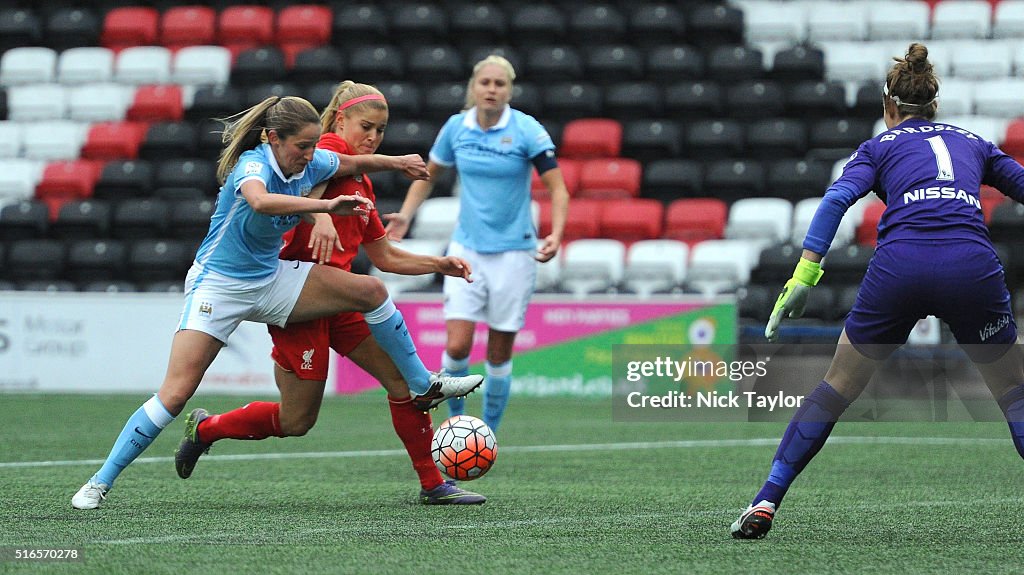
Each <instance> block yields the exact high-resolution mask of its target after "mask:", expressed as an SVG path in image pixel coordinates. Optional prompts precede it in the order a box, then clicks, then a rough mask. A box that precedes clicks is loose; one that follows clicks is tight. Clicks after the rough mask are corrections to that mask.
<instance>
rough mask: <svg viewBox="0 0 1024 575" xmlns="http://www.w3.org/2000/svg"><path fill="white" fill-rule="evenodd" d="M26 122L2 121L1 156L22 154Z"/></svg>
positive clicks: (0, 136) (0, 130)
mask: <svg viewBox="0 0 1024 575" xmlns="http://www.w3.org/2000/svg"><path fill="white" fill-rule="evenodd" d="M25 127H26V124H22V123H20V122H7V121H0V158H17V157H19V156H21V148H22V145H21V140H22V133H23V132H24V130H25Z"/></svg>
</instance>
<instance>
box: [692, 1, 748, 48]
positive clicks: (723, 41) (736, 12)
mask: <svg viewBox="0 0 1024 575" xmlns="http://www.w3.org/2000/svg"><path fill="white" fill-rule="evenodd" d="M686 37H687V39H688V40H689V41H691V42H693V43H694V44H696V45H697V46H701V47H712V46H720V45H734V44H741V43H742V42H743V12H742V11H741V10H740V9H739V8H737V7H735V6H732V5H729V4H718V3H713V2H709V3H698V4H696V5H695V6H694V8H693V10H691V11H690V17H689V20H688V21H687V27H686Z"/></svg>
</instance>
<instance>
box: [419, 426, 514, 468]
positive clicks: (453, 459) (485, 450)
mask: <svg viewBox="0 0 1024 575" xmlns="http://www.w3.org/2000/svg"><path fill="white" fill-rule="evenodd" d="M430 454H431V455H432V456H433V457H434V464H435V465H437V468H438V469H440V470H441V473H443V474H445V475H447V476H448V477H450V478H452V479H457V480H459V481H470V480H472V479H478V478H480V477H483V475H484V474H485V473H487V471H488V470H490V469H491V467H492V466H493V465H494V461H495V459H497V457H498V442H497V440H495V439H494V432H493V431H491V428H490V427H487V424H486V423H484V422H483V421H482V420H480V419H478V418H476V417H473V416H471V415H455V416H452V417H449V418H448V419H446V420H444V421H443V422H442V423H441V425H438V426H437V430H436V431H434V439H433V440H432V441H431V442H430Z"/></svg>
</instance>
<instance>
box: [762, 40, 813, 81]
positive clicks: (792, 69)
mask: <svg viewBox="0 0 1024 575" xmlns="http://www.w3.org/2000/svg"><path fill="white" fill-rule="evenodd" d="M824 77H825V53H824V52H822V51H821V50H820V49H818V48H813V47H809V46H793V47H792V48H786V49H783V50H779V51H778V52H776V53H775V56H774V57H773V58H772V71H771V78H772V79H773V80H776V81H778V82H797V81H801V80H813V81H819V80H821V79H822V78H824Z"/></svg>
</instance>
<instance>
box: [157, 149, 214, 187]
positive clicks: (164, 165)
mask: <svg viewBox="0 0 1024 575" xmlns="http://www.w3.org/2000/svg"><path fill="white" fill-rule="evenodd" d="M153 187H154V188H155V189H156V192H154V193H160V192H161V191H163V193H165V194H166V193H168V190H169V189H182V188H186V189H199V190H203V191H204V192H205V193H207V194H209V195H210V196H213V195H214V194H215V193H216V192H217V188H218V184H217V166H216V164H215V163H214V161H213V160H204V159H195V158H179V159H174V160H164V161H162V162H160V164H159V166H157V168H156V173H155V175H154V177H153ZM172 195H173V194H172Z"/></svg>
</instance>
